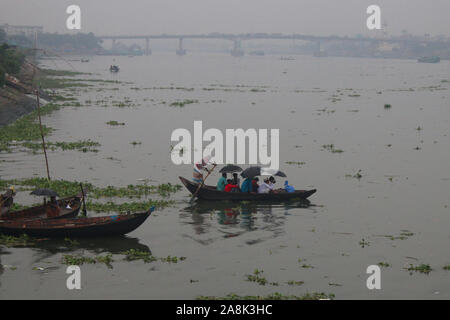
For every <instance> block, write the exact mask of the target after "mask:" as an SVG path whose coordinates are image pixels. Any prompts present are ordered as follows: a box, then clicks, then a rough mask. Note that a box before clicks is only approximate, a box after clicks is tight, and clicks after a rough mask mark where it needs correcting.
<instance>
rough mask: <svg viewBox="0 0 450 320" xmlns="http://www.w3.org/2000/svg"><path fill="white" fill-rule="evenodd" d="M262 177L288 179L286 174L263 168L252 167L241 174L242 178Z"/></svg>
mask: <svg viewBox="0 0 450 320" xmlns="http://www.w3.org/2000/svg"><path fill="white" fill-rule="evenodd" d="M261 175H268V176H269V175H271V176H279V177H286V174H285V173H284V172H282V171H279V170H274V169H269V168H261V167H250V168H247V169H245V170H244V171H242V173H241V176H242V177H244V178H253V177H256V176H261Z"/></svg>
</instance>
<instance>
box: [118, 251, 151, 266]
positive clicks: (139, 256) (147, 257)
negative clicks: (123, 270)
mask: <svg viewBox="0 0 450 320" xmlns="http://www.w3.org/2000/svg"><path fill="white" fill-rule="evenodd" d="M122 254H124V255H125V259H124V260H126V261H135V260H142V261H144V262H145V263H149V262H153V261H156V260H158V259H157V258H155V257H154V256H152V254H151V253H150V252H148V251H141V250H136V249H130V250H127V251H125V252H122Z"/></svg>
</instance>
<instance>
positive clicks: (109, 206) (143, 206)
mask: <svg viewBox="0 0 450 320" xmlns="http://www.w3.org/2000/svg"><path fill="white" fill-rule="evenodd" d="M174 203H175V201H172V200H170V201H165V200H147V201H142V202H123V203H119V204H117V203H114V202H111V201H108V202H106V203H100V202H91V201H89V202H87V203H86V208H87V209H88V210H92V211H95V212H116V213H131V212H139V211H146V210H148V209H149V208H150V207H153V206H155V207H157V208H165V207H169V206H172V205H173V204H174Z"/></svg>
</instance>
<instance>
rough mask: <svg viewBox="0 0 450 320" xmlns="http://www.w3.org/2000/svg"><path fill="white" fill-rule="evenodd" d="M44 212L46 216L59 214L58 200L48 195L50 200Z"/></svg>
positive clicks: (51, 216)
mask: <svg viewBox="0 0 450 320" xmlns="http://www.w3.org/2000/svg"><path fill="white" fill-rule="evenodd" d="M46 212H47V217H48V218H53V217H57V216H59V214H60V212H61V208H60V207H59V205H58V202H57V201H56V197H50V202H49V203H48V206H47V209H46Z"/></svg>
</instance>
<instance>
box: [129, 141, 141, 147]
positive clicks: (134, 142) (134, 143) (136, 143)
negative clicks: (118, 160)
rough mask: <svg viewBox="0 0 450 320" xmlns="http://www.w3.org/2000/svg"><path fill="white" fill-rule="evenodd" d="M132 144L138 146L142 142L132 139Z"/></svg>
mask: <svg viewBox="0 0 450 320" xmlns="http://www.w3.org/2000/svg"><path fill="white" fill-rule="evenodd" d="M130 144H132V145H133V146H137V145H138V144H142V142H140V141H131V142H130Z"/></svg>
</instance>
